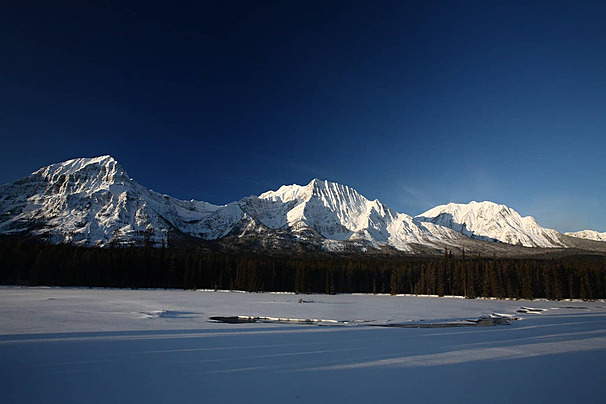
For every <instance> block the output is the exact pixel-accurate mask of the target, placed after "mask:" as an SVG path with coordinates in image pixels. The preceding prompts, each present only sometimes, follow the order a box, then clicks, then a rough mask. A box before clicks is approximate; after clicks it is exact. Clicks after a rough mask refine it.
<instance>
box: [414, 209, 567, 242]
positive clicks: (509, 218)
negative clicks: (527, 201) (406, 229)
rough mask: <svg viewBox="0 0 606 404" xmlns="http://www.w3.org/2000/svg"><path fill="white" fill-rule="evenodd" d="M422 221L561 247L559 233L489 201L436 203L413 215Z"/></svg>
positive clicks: (479, 234) (475, 235)
mask: <svg viewBox="0 0 606 404" xmlns="http://www.w3.org/2000/svg"><path fill="white" fill-rule="evenodd" d="M417 219H419V220H421V221H423V222H431V223H434V224H438V225H440V226H445V227H449V228H451V229H453V230H455V231H458V232H461V233H463V234H465V235H466V236H468V237H471V238H475V239H480V240H493V241H500V242H503V243H507V244H518V245H523V246H525V247H561V246H562V245H563V244H562V242H561V241H560V238H559V233H558V232H557V231H555V230H551V229H545V228H542V227H541V226H539V224H538V223H537V222H536V220H535V219H534V218H533V217H531V216H526V217H522V216H521V215H520V214H519V213H518V212H516V211H515V210H514V209H512V208H510V207H508V206H506V205H500V204H497V203H494V202H490V201H484V202H476V201H472V202H470V203H468V204H461V203H449V204H447V205H440V206H436V207H435V208H432V209H430V210H428V211H427V212H425V213H422V214H420V215H418V216H417Z"/></svg>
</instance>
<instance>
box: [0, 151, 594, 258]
mask: <svg viewBox="0 0 606 404" xmlns="http://www.w3.org/2000/svg"><path fill="white" fill-rule="evenodd" d="M0 234H5V235H27V236H34V237H37V238H41V239H43V240H45V241H47V242H50V243H70V244H76V245H83V246H100V247H107V246H110V245H132V244H134V245H141V244H145V243H148V244H151V245H153V246H162V245H176V244H183V243H188V244H189V245H191V243H194V244H195V243H198V244H199V245H205V246H208V247H209V248H222V249H237V250H243V249H244V250H249V249H250V250H272V251H273V250H276V251H280V250H297V251H310V250H312V251H336V252H375V251H383V252H404V253H428V254H437V253H441V252H443V251H444V250H445V249H454V250H460V249H465V250H466V251H470V252H492V253H495V254H496V253H498V254H509V253H515V254H521V255H528V254H532V253H534V252H537V251H544V250H547V249H549V250H551V251H556V250H564V249H577V250H585V251H600V252H606V243H604V241H606V233H597V232H595V231H590V230H587V231H583V232H577V233H567V234H561V233H559V232H557V231H556V230H552V229H545V228H543V227H541V226H540V225H539V224H538V223H537V222H536V221H535V220H534V219H533V218H532V217H530V216H527V217H522V216H520V214H519V213H518V212H516V211H515V210H513V209H511V208H509V207H507V206H505V205H499V204H496V203H493V202H471V203H468V204H455V203H450V204H447V205H441V206H437V207H435V208H432V209H430V210H428V211H427V212H425V213H423V214H421V215H418V216H416V217H412V216H409V215H407V214H405V213H398V212H396V211H394V210H392V209H391V208H390V207H388V206H387V205H385V204H383V203H381V202H380V201H379V200H376V199H375V200H369V199H367V198H365V197H364V196H363V195H361V194H359V193H358V192H357V191H356V190H354V189H353V188H350V187H348V186H346V185H341V184H337V183H334V182H330V181H321V180H318V179H314V180H312V181H311V182H310V183H309V184H307V185H296V184H293V185H284V186H282V187H280V188H279V189H278V190H276V191H268V192H265V193H263V194H261V195H259V196H249V197H245V198H243V199H241V200H239V201H235V202H231V203H228V204H226V205H213V204H210V203H207V202H201V201H195V200H191V201H183V200H179V199H176V198H173V197H171V196H168V195H163V194H159V193H157V192H154V191H151V190H149V189H147V188H145V187H143V186H142V185H140V184H138V183H137V182H136V181H135V180H133V179H132V178H130V176H129V175H128V174H127V173H126V171H125V170H124V169H123V167H122V166H121V165H120V164H119V163H118V162H117V161H116V160H115V159H114V158H112V157H111V156H101V157H95V158H78V159H73V160H68V161H65V162H62V163H56V164H51V165H49V166H47V167H44V168H41V169H39V170H37V171H35V172H34V173H32V174H31V175H29V176H27V177H24V178H22V179H19V180H17V181H14V182H12V183H8V184H4V185H0Z"/></svg>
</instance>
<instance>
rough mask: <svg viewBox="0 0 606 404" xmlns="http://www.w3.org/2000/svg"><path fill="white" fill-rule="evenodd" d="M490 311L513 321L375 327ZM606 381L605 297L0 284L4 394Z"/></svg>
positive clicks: (486, 393) (472, 387) (428, 391)
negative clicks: (237, 319)
mask: <svg viewBox="0 0 606 404" xmlns="http://www.w3.org/2000/svg"><path fill="white" fill-rule="evenodd" d="M300 299H302V300H303V302H301V303H299V300H300ZM521 307H526V309H521ZM528 308H530V310H529V309H528ZM538 309H545V310H543V311H541V310H538ZM519 310H521V311H522V312H518V311H519ZM496 313H499V314H498V316H500V317H502V316H506V315H510V316H516V317H518V318H519V320H515V321H511V322H510V325H498V326H489V327H484V326H469V327H467V326H465V327H461V326H459V327H446V326H445V327H433V328H399V327H380V326H377V325H387V324H409V325H410V324H415V325H423V324H432V325H434V326H435V325H436V324H441V325H452V324H458V325H472V324H474V323H473V322H468V321H465V320H475V319H478V318H480V317H483V316H490V315H493V317H496V316H497V314H496ZM213 316H243V318H244V316H246V317H245V318H254V317H266V318H270V319H277V318H282V319H291V322H290V323H288V322H282V323H280V322H254V323H243V324H227V323H219V322H212V321H210V320H209V318H210V317H213ZM292 319H298V320H304V319H315V320H317V321H316V322H315V323H314V324H296V323H294V322H292ZM335 321H337V322H336V323H335ZM604 380H606V303H604V302H546V301H532V302H528V301H499V300H466V299H457V298H430V297H408V296H372V295H338V296H325V295H305V296H299V295H292V294H268V293H263V294H248V293H226V292H211V291H207V292H202V291H196V292H192V291H177V290H172V291H165V290H140V291H131V290H95V289H93V290H89V289H61V288H16V287H4V288H0V390H1V391H2V393H1V394H2V396H1V397H2V399H1V401H2V402H3V403H27V402H55V403H81V402H88V403H91V402H129V403H132V402H141V403H143V402H146V403H147V402H157V403H170V402H282V403H283V402H295V401H299V402H366V401H373V402H377V401H379V402H394V401H395V400H397V401H400V402H402V401H405V402H463V401H464V402H478V403H479V402H583V403H590V402H596V403H597V402H604V400H605V397H606V386H605V385H604V383H603V382H604Z"/></svg>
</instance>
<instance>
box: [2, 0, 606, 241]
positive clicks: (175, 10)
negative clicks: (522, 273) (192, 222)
mask: <svg viewBox="0 0 606 404" xmlns="http://www.w3.org/2000/svg"><path fill="white" fill-rule="evenodd" d="M6 3H8V2H4V3H3V4H2V5H0V55H1V59H2V62H1V63H0V139H1V144H2V147H1V148H0V182H1V183H5V182H9V181H12V180H15V179H17V178H20V177H22V176H25V175H27V174H28V173H30V172H31V171H33V170H35V169H37V168H39V167H41V166H45V165H47V164H50V163H53V162H57V161H62V160H66V159H69V158H74V157H91V156H96V155H101V154H111V155H113V156H114V157H115V158H116V159H118V161H120V162H121V163H122V165H123V166H124V167H125V169H126V170H127V171H128V172H129V174H130V175H131V176H132V177H133V178H134V179H135V180H137V181H138V182H139V183H141V184H143V185H145V186H147V187H149V188H152V189H154V190H156V191H159V192H163V193H167V194H170V195H173V196H175V197H178V198H182V199H191V198H194V199H198V200H205V201H209V202H212V203H227V202H230V201H233V200H237V199H240V198H242V197H244V196H247V195H251V194H260V193H261V192H264V191H266V190H268V189H276V188H278V187H279V186H280V185H282V184H292V183H298V184H305V183H307V182H309V181H310V180H311V179H312V178H314V177H318V178H321V179H329V180H331V181H336V182H340V183H343V184H347V185H350V186H352V187H354V188H356V189H357V190H358V191H360V192H361V193H362V194H364V195H365V196H367V197H369V198H371V199H374V198H378V199H380V200H381V201H382V202H384V203H386V204H388V205H390V206H391V207H392V208H394V209H396V210H397V211H400V212H405V213H408V214H411V215H415V214H418V213H421V212H423V211H424V210H426V209H429V208H431V207H433V206H435V205H437V204H442V203H448V202H465V203H466V202H469V201H471V200H492V201H495V202H499V203H504V204H507V205H509V206H511V207H513V208H514V209H516V210H518V211H519V212H520V213H521V214H522V215H532V216H534V217H535V218H536V219H537V220H538V222H539V223H540V224H541V225H543V226H546V227H552V228H556V229H558V230H560V231H572V230H580V229H585V228H592V229H595V230H599V231H606V214H605V210H606V209H605V206H606V203H605V202H604V201H606V181H605V179H606V163H605V157H606V3H604V2H603V1H597V2H582V1H569V2H560V1H532V2H529V1H519V2H516V1H504V2H499V1H477V2H474V1H461V2H456V1H448V2H430V1H416V2H406V1H394V2H388V1H384V2H371V1H367V2H357V1H342V2H330V1H328V2H327V1H275V2H265V1H254V2H253V1H243V2H235V1H223V2H219V1H217V2H204V1H201V2H191V3H187V2H168V1H146V2H141V3H136V2H126V1H120V2H98V3H103V4H102V5H93V4H86V3H90V2H81V1H79V2H73V3H69V2H60V3H59V4H53V5H51V4H50V3H51V2H41V4H37V5H36V4H34V3H32V2H28V1H21V2H12V3H13V4H12V5H9V4H6ZM125 4H128V5H125Z"/></svg>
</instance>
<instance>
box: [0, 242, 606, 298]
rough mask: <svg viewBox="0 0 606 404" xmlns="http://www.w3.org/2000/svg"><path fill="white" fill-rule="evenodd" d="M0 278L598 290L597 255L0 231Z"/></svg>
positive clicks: (408, 289) (334, 288)
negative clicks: (69, 239)
mask: <svg viewBox="0 0 606 404" xmlns="http://www.w3.org/2000/svg"><path fill="white" fill-rule="evenodd" d="M0 283H2V284H12V285H30V286H37V285H49V286H50V285H54V286H89V287H117V288H182V289H234V290H246V291H251V292H256V291H286V292H298V293H327V294H333V293H347V292H361V293H391V294H401V293H402V294H422V295H426V294H429V295H439V296H444V295H457V296H466V297H469V298H474V297H496V298H506V297H507V298H524V299H530V298H548V299H567V298H581V299H597V298H606V257H604V256H601V255H584V256H571V257H564V258H557V259H555V258H554V259H511V258H496V257H473V258H469V257H466V256H465V253H463V254H461V255H457V256H455V255H454V254H453V253H452V252H447V253H445V254H444V255H443V256H442V257H411V256H402V255H367V256H364V255H350V256H344V255H335V254H318V253H315V254H293V255H285V254H283V255H269V254H268V255H261V254H243V253H241V254H235V253H226V252H220V251H210V252H208V251H205V252H203V251H186V250H177V249H168V248H152V247H150V246H146V247H116V248H103V249H102V248H85V247H75V246H70V245H48V244H41V243H36V242H31V241H28V240H17V239H12V238H4V239H2V240H0Z"/></svg>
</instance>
